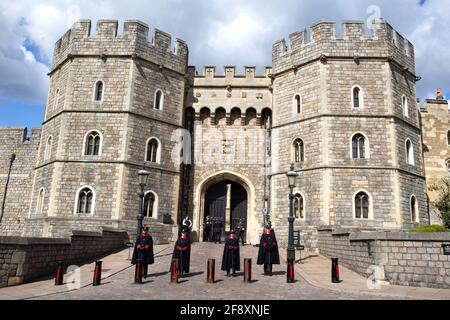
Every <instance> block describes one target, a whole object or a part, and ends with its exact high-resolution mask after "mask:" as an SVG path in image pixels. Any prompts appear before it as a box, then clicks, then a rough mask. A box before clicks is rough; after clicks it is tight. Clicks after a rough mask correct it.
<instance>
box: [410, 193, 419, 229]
mask: <svg viewBox="0 0 450 320" xmlns="http://www.w3.org/2000/svg"><path fill="white" fill-rule="evenodd" d="M410 208H411V221H412V222H415V223H417V222H419V214H418V211H419V210H418V206H417V199H416V197H415V196H411V201H410Z"/></svg>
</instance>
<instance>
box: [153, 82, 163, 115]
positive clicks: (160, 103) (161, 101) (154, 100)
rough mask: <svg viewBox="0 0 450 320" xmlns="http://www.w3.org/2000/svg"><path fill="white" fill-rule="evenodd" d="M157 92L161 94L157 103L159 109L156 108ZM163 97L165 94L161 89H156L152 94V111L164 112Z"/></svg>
mask: <svg viewBox="0 0 450 320" xmlns="http://www.w3.org/2000/svg"><path fill="white" fill-rule="evenodd" d="M158 91H160V92H161V100H160V101H159V106H160V108H159V109H157V108H156V94H157V93H158ZM164 96H165V94H164V91H163V90H162V89H159V88H158V89H156V90H155V92H154V93H153V110H159V111H162V110H164Z"/></svg>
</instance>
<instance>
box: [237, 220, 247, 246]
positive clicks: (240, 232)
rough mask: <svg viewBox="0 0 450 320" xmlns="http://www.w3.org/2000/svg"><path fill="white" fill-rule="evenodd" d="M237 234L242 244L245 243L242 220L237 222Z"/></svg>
mask: <svg viewBox="0 0 450 320" xmlns="http://www.w3.org/2000/svg"><path fill="white" fill-rule="evenodd" d="M236 229H237V236H238V239H240V240H241V241H242V245H244V244H245V228H244V223H243V222H242V221H239V224H238V226H237V228H236Z"/></svg>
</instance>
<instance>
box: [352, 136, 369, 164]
mask: <svg viewBox="0 0 450 320" xmlns="http://www.w3.org/2000/svg"><path fill="white" fill-rule="evenodd" d="M357 134H360V135H362V136H363V137H364V149H365V150H364V153H365V155H366V157H365V158H353V137H354V136H356V135H357ZM350 159H352V160H367V159H370V141H369V138H368V137H367V135H366V134H365V133H364V132H361V131H356V132H354V133H353V134H352V135H351V136H350Z"/></svg>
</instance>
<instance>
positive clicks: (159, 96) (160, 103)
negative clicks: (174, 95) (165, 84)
mask: <svg viewBox="0 0 450 320" xmlns="http://www.w3.org/2000/svg"><path fill="white" fill-rule="evenodd" d="M163 107H164V93H163V92H162V91H161V90H160V89H158V90H156V92H155V101H154V108H155V109H156V110H162V109H163Z"/></svg>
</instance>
